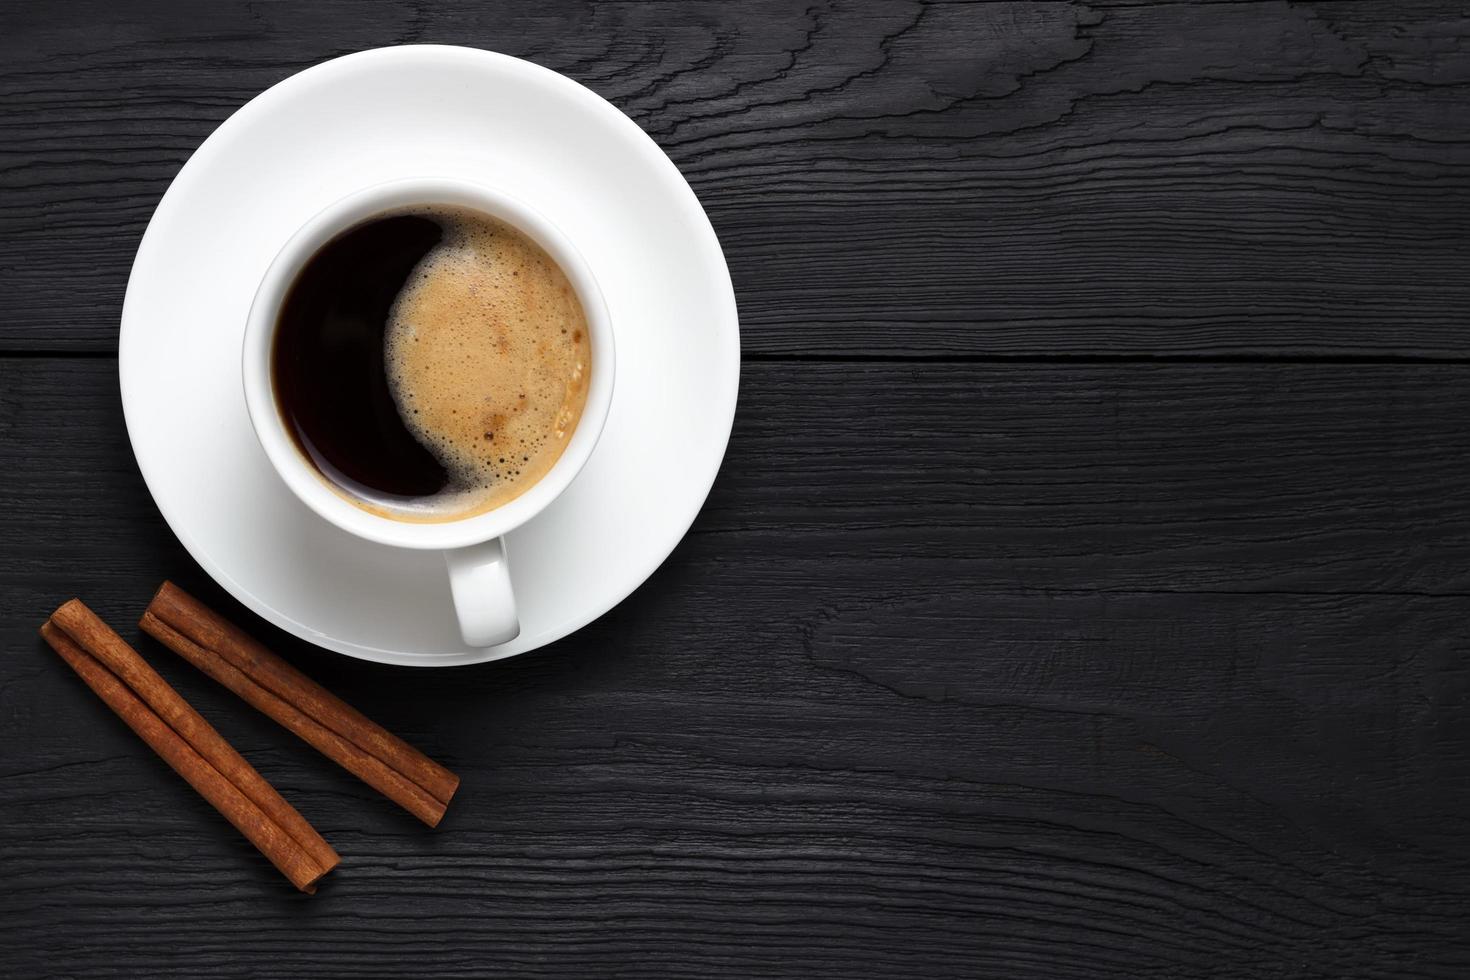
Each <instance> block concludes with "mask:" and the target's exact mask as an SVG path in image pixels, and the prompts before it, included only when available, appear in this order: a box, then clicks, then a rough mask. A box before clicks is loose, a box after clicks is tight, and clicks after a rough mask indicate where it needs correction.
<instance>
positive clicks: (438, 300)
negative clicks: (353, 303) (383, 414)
mask: <svg viewBox="0 0 1470 980" xmlns="http://www.w3.org/2000/svg"><path fill="white" fill-rule="evenodd" d="M426 213H427V214H428V216H430V217H432V218H434V220H436V221H439V222H440V223H441V224H442V225H443V227H444V237H443V239H442V240H441V241H440V243H439V244H438V245H436V246H435V247H434V248H433V249H431V250H430V251H429V253H428V254H427V255H425V256H424V258H423V259H422V260H421V261H420V262H419V264H418V265H417V266H416V267H415V268H414V271H413V273H412V274H410V276H409V278H408V281H407V282H406V283H405V284H404V287H403V289H402V291H401V292H400V293H399V294H398V297H397V299H396V300H395V301H394V303H393V307H392V309H391V310H390V312H389V315H388V328H387V330H386V332H385V335H384V349H383V353H384V363H385V366H386V370H387V376H388V386H389V389H390V391H391V392H392V394H393V399H394V401H395V402H396V403H397V406H398V411H399V415H400V416H401V417H402V418H403V421H404V423H405V424H406V425H407V426H408V430H409V431H410V432H411V433H413V435H414V437H415V438H416V439H418V441H419V442H420V443H422V444H423V446H424V447H425V448H427V449H428V450H429V451H430V452H432V453H433V454H434V455H435V457H436V458H438V460H439V462H440V463H441V464H442V465H443V466H444V468H445V469H446V470H447V471H448V472H449V474H450V485H449V486H448V487H446V488H445V490H444V491H442V492H441V493H438V494H435V495H434V496H432V497H424V498H420V499H418V500H415V501H410V502H407V503H401V502H397V501H395V502H394V505H393V509H395V510H399V511H403V512H407V513H406V515H399V516H417V517H420V518H421V519H429V520H433V519H445V518H458V517H464V516H469V515H470V514H473V513H480V512H483V511H487V510H490V509H492V508H494V507H498V506H500V505H501V504H503V503H506V502H507V501H509V500H511V499H513V498H514V497H516V496H518V495H520V494H521V493H522V492H523V491H525V490H526V489H527V488H529V487H530V486H532V485H533V484H535V483H536V482H537V481H538V480H540V479H541V478H542V477H543V476H545V475H546V473H547V472H548V471H549V470H550V469H551V467H552V466H553V465H554V464H555V463H556V461H557V459H558V458H560V456H561V454H562V451H563V450H564V449H565V448H566V444H567V441H568V439H569V438H570V437H571V434H572V431H573V430H574V429H575V428H576V426H577V422H578V420H579V419H580V418H581V416H582V408H583V406H584V405H585V403H586V400H587V382H588V374H589V371H590V369H591V364H592V350H591V342H590V338H589V337H588V331H587V321H586V317H585V315H584V314H583V311H582V305H581V303H580V302H579V301H578V299H577V294H576V292H575V290H573V289H572V286H571V283H569V282H568V281H567V277H566V274H565V273H564V272H563V271H562V270H561V267H560V266H558V265H557V264H556V262H555V261H554V260H553V259H552V258H551V256H549V255H547V254H546V252H544V251H543V250H542V249H541V248H540V246H538V245H536V243H534V242H532V241H531V240H530V239H529V238H527V237H526V236H525V235H523V234H522V233H521V232H520V231H518V230H516V229H515V228H512V227H511V226H509V225H507V224H505V223H503V222H500V221H496V220H495V219H492V218H490V217H488V216H486V215H481V214H478V213H474V212H468V211H462V210H458V209H453V210H451V209H442V210H441V209H436V210H434V211H432V212H426Z"/></svg>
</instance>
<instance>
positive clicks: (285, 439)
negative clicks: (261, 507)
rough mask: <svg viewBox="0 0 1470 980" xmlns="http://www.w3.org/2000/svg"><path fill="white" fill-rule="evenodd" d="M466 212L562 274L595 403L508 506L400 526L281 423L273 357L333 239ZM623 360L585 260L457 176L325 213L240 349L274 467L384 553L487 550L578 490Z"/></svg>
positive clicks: (277, 267) (544, 226)
mask: <svg viewBox="0 0 1470 980" xmlns="http://www.w3.org/2000/svg"><path fill="white" fill-rule="evenodd" d="M436 205H437V206H451V207H465V208H470V209H472V210H476V211H480V212H482V213H484V214H487V215H489V216H490V217H492V218H497V219H499V220H501V221H505V222H507V223H508V224H511V225H513V226H514V227H515V228H516V229H517V230H519V231H521V232H522V233H523V234H525V235H526V236H527V237H529V238H530V239H531V240H532V241H534V242H535V243H536V244H537V245H539V246H540V247H541V248H542V249H544V250H545V251H546V252H547V254H549V255H550V256H551V257H552V259H554V260H555V261H556V263H557V264H558V265H559V266H560V267H561V269H562V271H563V272H564V273H565V274H566V276H567V280H568V282H570V283H571V286H572V288H573V289H574V290H575V291H576V294H577V298H578V300H579V301H580V302H581V304H582V311H583V314H584V316H585V317H586V320H587V329H588V334H589V339H590V342H591V345H592V350H593V367H592V372H591V379H590V380H589V383H588V388H587V401H586V403H585V405H584V406H583V409H582V416H581V418H580V419H579V420H578V423H577V427H576V429H575V430H574V431H573V433H572V437H571V439H570V440H568V442H567V446H566V448H565V449H564V450H563V451H562V454H561V457H560V458H559V459H557V461H556V463H554V464H553V465H552V467H551V469H550V470H549V471H548V472H547V473H546V475H545V476H543V477H542V478H541V479H540V480H538V481H537V482H536V483H535V484H534V485H533V486H531V487H529V488H528V489H526V490H525V491H524V492H523V493H521V494H520V495H519V496H517V497H515V498H514V499H512V500H510V501H507V502H506V503H504V504H502V505H500V506H499V507H496V508H494V509H493V510H490V511H486V512H485V513H482V514H474V515H471V516H469V517H463V518H458V519H452V520H447V521H435V522H414V521H400V520H394V519H392V518H389V517H384V516H381V515H379V514H374V513H372V512H370V511H368V510H365V509H363V508H362V507H359V506H358V505H356V504H354V503H352V502H351V501H350V500H348V499H347V498H346V497H345V496H343V494H342V493H341V492H340V491H339V490H337V489H335V488H334V487H333V486H332V485H331V484H330V483H329V482H328V481H327V478H326V477H325V476H324V475H323V474H322V473H321V472H320V471H319V470H318V469H317V468H316V467H315V466H314V465H313V464H312V463H311V461H310V460H308V459H307V458H306V456H305V454H304V453H303V452H302V451H301V449H300V448H299V447H298V445H297V443H296V440H295V439H294V438H293V437H292V435H291V433H290V431H289V429H288V424H287V422H286V420H285V419H284V418H283V417H282V415H281V412H280V409H279V407H278V403H277V401H276V395H275V390H274V385H273V382H272V372H271V351H272V347H273V344H274V340H275V329H276V321H277V318H278V316H279V313H280V308H281V304H282V303H283V302H284V301H285V298H286V295H287V293H288V292H289V290H290V288H291V286H292V285H293V283H294V282H295V280H296V275H297V273H298V272H299V271H300V269H301V267H302V266H303V265H304V264H305V263H306V262H307V261H308V260H309V259H310V258H311V256H312V255H314V254H315V253H316V251H317V250H318V249H319V248H321V246H323V245H325V244H326V243H327V242H328V241H330V240H331V239H332V238H333V237H334V236H336V235H338V234H340V233H341V232H343V231H346V230H347V229H348V228H351V227H352V226H353V225H356V224H358V223H359V222H361V221H364V220H367V219H369V218H371V217H373V216H374V215H376V214H381V213H384V212H388V211H393V210H396V209H399V208H404V207H415V206H436ZM615 365H616V354H615V350H614V346H613V331H612V321H611V317H610V316H609V314H608V310H607V302H606V299H605V298H604V296H603V293H602V289H601V287H600V286H599V285H598V283H597V279H596V277H595V276H594V275H593V273H592V269H591V267H590V266H589V265H588V263H587V260H586V259H585V258H584V257H583V255H582V253H581V252H580V251H579V250H578V249H577V248H576V246H575V245H573V243H572V242H571V240H570V239H569V238H568V237H567V236H566V235H565V234H564V233H563V232H562V231H561V229H560V228H558V227H557V226H556V224H555V223H554V222H552V221H551V219H550V218H548V217H546V215H544V214H542V213H541V212H540V211H538V210H536V209H535V208H534V207H532V206H531V205H530V204H528V203H526V202H525V201H524V200H522V199H520V198H518V197H516V196H515V195H513V194H511V193H509V192H507V191H505V190H504V189H502V188H499V187H494V186H491V185H488V184H481V183H476V182H472V181H466V180H462V179H459V178H452V177H407V178H398V179H395V180H389V181H384V182H381V183H376V184H372V185H369V186H366V187H362V188H359V189H357V190H354V191H352V192H350V193H348V194H345V195H343V196H342V197H339V198H337V199H336V200H335V201H333V202H332V203H331V204H329V205H327V206H326V207H325V208H323V209H321V210H320V211H318V212H317V213H316V214H315V215H313V216H312V217H311V218H309V219H308V220H307V221H306V222H305V223H304V224H303V225H302V226H301V227H300V228H299V229H297V230H296V232H295V233H294V234H292V235H291V237H290V238H289V239H287V241H286V243H285V244H284V245H283V246H282V247H281V250H280V251H279V252H278V253H276V257H275V258H274V259H273V260H272V261H271V264H270V266H269V267H268V268H267V269H266V272H265V275H264V276H263V277H262V278H261V281H260V285H259V286H258V287H257V289H256V292H255V297H254V300H253V301H252V302H251V305H250V312H249V314H248V317H247V320H246V325H245V335H244V340H243V342H242V345H241V378H242V383H243V385H244V389H245V406H246V409H247V411H248V412H249V415H250V423H251V426H252V428H254V430H255V434H256V437H257V439H258V440H259V441H260V445H261V448H262V449H263V450H264V451H265V454H266V456H267V458H268V459H269V460H270V463H271V467H272V468H273V469H274V470H275V471H276V473H277V474H278V475H279V476H280V477H281V479H282V481H283V482H284V483H285V484H286V486H287V487H288V488H289V489H290V490H291V491H292V492H293V493H294V494H295V495H296V496H297V498H299V499H300V500H301V501H302V503H304V504H306V506H307V507H309V508H310V509H311V510H312V511H314V512H315V513H316V514H317V515H318V516H320V517H321V518H323V519H324V520H326V521H328V522H330V523H332V524H334V525H336V526H337V527H339V528H341V529H342V530H344V531H347V532H348V533H349V534H354V535H356V536H357V537H360V538H365V539H367V540H369V541H373V542H376V543H378V544H384V545H390V546H393V547H400V548H413V549H423V550H449V549H455V548H464V547H469V546H471V545H476V544H481V543H483V542H485V541H489V540H491V539H493V538H497V537H500V536H502V535H504V534H506V533H508V532H510V531H512V530H514V529H515V528H517V527H519V526H520V525H522V524H524V523H525V522H526V521H529V520H530V519H531V518H532V517H534V516H536V515H537V514H538V513H540V512H541V511H542V510H543V509H545V508H546V507H547V506H548V505H549V504H550V503H551V502H552V501H554V500H555V499H556V498H557V497H558V496H560V495H561V493H562V492H563V491H564V490H566V488H567V487H568V486H570V485H571V483H572V480H573V479H575V478H576V476H577V474H578V473H579V472H580V471H581V469H582V467H583V466H584V465H585V464H586V462H587V460H588V459H589V458H590V457H591V455H592V450H593V449H594V448H595V446H596V444H597V440H598V438H599V437H600V436H601V434H602V429H603V426H604V424H605V423H606V421H607V415H608V412H609V410H610V408H611V405H612V392H613V380H614V374H615V370H616V368H615Z"/></svg>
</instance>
